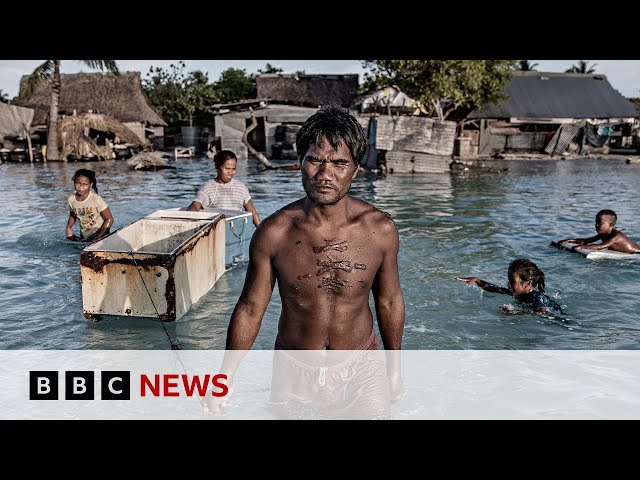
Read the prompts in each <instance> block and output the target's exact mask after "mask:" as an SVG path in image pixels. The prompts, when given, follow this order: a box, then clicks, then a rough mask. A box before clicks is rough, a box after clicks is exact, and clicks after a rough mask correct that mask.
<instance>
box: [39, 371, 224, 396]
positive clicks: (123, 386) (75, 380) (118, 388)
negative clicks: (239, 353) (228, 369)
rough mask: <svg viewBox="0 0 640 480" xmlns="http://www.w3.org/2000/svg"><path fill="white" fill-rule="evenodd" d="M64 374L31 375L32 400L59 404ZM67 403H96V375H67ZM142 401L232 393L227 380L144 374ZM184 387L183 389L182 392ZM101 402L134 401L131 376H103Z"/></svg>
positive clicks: (107, 373)
mask: <svg viewBox="0 0 640 480" xmlns="http://www.w3.org/2000/svg"><path fill="white" fill-rule="evenodd" d="M59 378H60V372H58V371H57V370H32V371H30V372H29V400H58V392H59V387H60V385H59ZM63 378H64V399H65V400H94V399H95V397H96V395H95V372H93V371H78V370H76V371H65V372H64V375H63ZM138 380H139V383H138V385H139V389H138V392H139V394H140V397H142V398H145V397H156V398H157V397H180V396H186V397H192V396H194V395H198V396H201V397H204V396H206V395H212V396H214V397H224V396H225V395H227V393H229V387H228V386H227V385H226V380H227V376H226V375H224V374H217V375H210V374H205V375H186V374H182V375H179V374H175V373H173V374H155V375H146V374H141V375H140V376H139V377H138ZM210 386H211V388H210ZM181 387H182V388H181ZM100 399H102V400H131V372H129V371H126V370H125V371H112V370H109V371H102V372H100Z"/></svg>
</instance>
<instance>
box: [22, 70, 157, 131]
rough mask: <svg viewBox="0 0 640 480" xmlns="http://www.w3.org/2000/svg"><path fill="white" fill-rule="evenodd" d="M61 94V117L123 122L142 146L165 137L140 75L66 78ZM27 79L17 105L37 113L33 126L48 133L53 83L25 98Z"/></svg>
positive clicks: (85, 74)
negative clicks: (150, 139)
mask: <svg viewBox="0 0 640 480" xmlns="http://www.w3.org/2000/svg"><path fill="white" fill-rule="evenodd" d="M60 77H61V81H62V88H61V92H60V105H59V108H58V113H59V114H60V115H63V116H64V115H72V114H73V113H74V111H75V112H76V113H77V114H81V113H100V114H105V115H108V116H110V117H113V118H115V119H116V120H119V121H120V122H122V123H123V124H124V125H125V126H126V127H127V128H128V129H129V130H131V131H133V132H134V133H135V134H136V135H137V136H138V138H139V139H140V143H147V138H148V137H150V136H153V137H163V136H164V127H166V126H167V123H166V122H165V121H164V120H163V119H162V117H161V116H160V115H159V114H158V113H157V112H156V111H155V110H154V109H153V108H152V107H151V106H150V105H149V103H148V102H147V99H146V97H145V96H144V92H143V91H142V83H141V79H140V72H121V73H120V74H119V75H116V74H114V73H111V72H108V73H104V72H97V73H74V74H62V75H61V76H60ZM27 78H28V77H27V76H26V75H25V76H23V77H22V79H21V80H20V93H19V95H18V97H17V98H15V99H14V100H13V102H12V104H14V105H20V106H23V107H29V108H33V109H35V115H34V118H33V126H34V127H35V126H42V127H43V128H45V129H46V127H47V117H48V115H49V105H50V102H51V81H44V82H41V83H40V85H39V86H38V87H37V88H36V90H35V92H33V95H31V96H30V97H28V98H27V97H26V96H25V95H24V87H25V82H26V79H27Z"/></svg>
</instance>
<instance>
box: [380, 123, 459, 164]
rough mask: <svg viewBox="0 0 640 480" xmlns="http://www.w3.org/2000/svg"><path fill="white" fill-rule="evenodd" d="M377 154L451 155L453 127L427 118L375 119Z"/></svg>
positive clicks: (453, 137) (454, 130) (454, 129)
mask: <svg viewBox="0 0 640 480" xmlns="http://www.w3.org/2000/svg"><path fill="white" fill-rule="evenodd" d="M377 120H378V130H377V132H376V133H377V135H376V148H377V149H378V150H388V151H390V150H407V151H411V152H420V153H429V154H431V155H449V156H450V155H452V154H453V143H454V139H455V135H456V123H455V122H449V121H446V120H434V119H432V118H426V117H393V116H391V117H390V116H388V115H381V116H379V117H377Z"/></svg>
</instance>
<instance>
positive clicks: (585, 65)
mask: <svg viewBox="0 0 640 480" xmlns="http://www.w3.org/2000/svg"><path fill="white" fill-rule="evenodd" d="M596 65H598V64H597V63H594V64H593V65H589V61H588V60H587V61H586V62H585V61H584V60H580V61H579V62H578V64H577V65H571V68H569V69H567V70H566V72H565V73H594V72H595V71H596Z"/></svg>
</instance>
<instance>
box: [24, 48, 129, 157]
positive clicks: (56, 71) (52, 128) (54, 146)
mask: <svg viewBox="0 0 640 480" xmlns="http://www.w3.org/2000/svg"><path fill="white" fill-rule="evenodd" d="M78 61H80V62H83V63H84V64H85V65H87V66H88V67H90V68H95V69H99V70H105V69H106V70H108V71H110V72H113V73H115V74H116V75H117V74H119V73H120V72H119V71H118V66H117V65H116V61H115V60H78ZM60 62H61V60H45V62H44V63H43V64H42V65H39V66H38V67H36V69H35V70H34V71H33V72H32V73H31V75H29V78H27V82H26V84H25V91H24V93H25V96H27V97H30V96H31V95H32V94H33V92H34V91H35V89H36V87H37V86H38V84H39V83H40V82H41V81H43V80H51V87H52V88H51V105H50V106H49V125H47V159H48V160H52V161H58V160H60V157H59V155H60V152H59V151H58V104H59V103H60V90H61V85H62V82H61V80H60Z"/></svg>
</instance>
